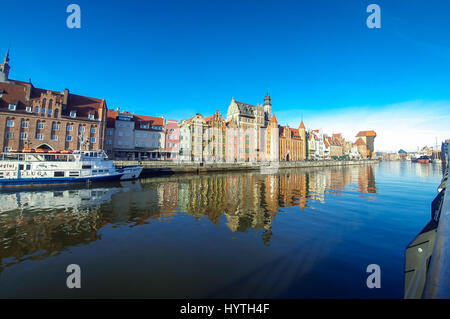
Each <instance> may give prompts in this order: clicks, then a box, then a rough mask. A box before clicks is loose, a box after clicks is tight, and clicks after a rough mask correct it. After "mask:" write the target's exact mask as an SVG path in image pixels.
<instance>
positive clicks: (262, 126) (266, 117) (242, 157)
mask: <svg viewBox="0 0 450 319" xmlns="http://www.w3.org/2000/svg"><path fill="white" fill-rule="evenodd" d="M271 119H272V102H271V98H270V96H269V94H266V96H265V97H264V105H251V104H247V103H243V102H239V101H236V100H235V99H234V98H232V99H231V103H230V106H229V107H228V112H227V119H226V123H227V138H226V145H227V146H226V152H227V154H226V160H227V162H261V161H271V160H272V161H274V160H277V157H278V155H275V152H274V149H275V148H277V146H278V141H277V142H276V143H275V141H274V134H273V133H274V132H275V129H274V128H273V129H271V130H268V127H269V126H270V120H271ZM275 121H276V118H275ZM268 131H270V133H268ZM277 139H278V137H277ZM272 142H274V143H273V145H272ZM269 143H270V145H268V144H269ZM277 151H278V149H277Z"/></svg>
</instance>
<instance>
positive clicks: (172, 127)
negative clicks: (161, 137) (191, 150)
mask: <svg viewBox="0 0 450 319" xmlns="http://www.w3.org/2000/svg"><path fill="white" fill-rule="evenodd" d="M165 133H166V134H165V137H166V140H165V145H166V148H165V157H164V159H165V160H169V161H177V160H179V156H180V126H179V125H178V121H176V120H167V123H166V126H165Z"/></svg>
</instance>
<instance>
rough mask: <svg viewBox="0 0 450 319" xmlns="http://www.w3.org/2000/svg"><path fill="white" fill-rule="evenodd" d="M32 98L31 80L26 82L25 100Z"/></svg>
mask: <svg viewBox="0 0 450 319" xmlns="http://www.w3.org/2000/svg"><path fill="white" fill-rule="evenodd" d="M30 98H31V82H30V83H25V100H26V101H29V100H30Z"/></svg>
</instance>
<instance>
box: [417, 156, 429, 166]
mask: <svg viewBox="0 0 450 319" xmlns="http://www.w3.org/2000/svg"><path fill="white" fill-rule="evenodd" d="M417 163H421V164H428V163H431V158H430V157H429V156H427V155H422V156H421V157H419V158H418V159H417Z"/></svg>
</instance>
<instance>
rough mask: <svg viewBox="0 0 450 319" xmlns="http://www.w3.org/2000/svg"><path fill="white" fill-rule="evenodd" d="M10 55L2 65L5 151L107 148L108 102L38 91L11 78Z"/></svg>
mask: <svg viewBox="0 0 450 319" xmlns="http://www.w3.org/2000/svg"><path fill="white" fill-rule="evenodd" d="M10 69H11V68H10V65H9V52H8V53H7V54H6V56H5V58H4V60H3V63H2V64H1V65H0V147H1V151H8V150H12V149H23V148H43V149H49V150H75V149H87V150H99V149H103V148H104V140H103V137H104V133H105V126H106V125H105V124H106V113H107V107H106V102H105V100H104V99H97V98H92V97H87V96H81V95H76V94H71V93H69V90H68V89H64V91H62V92H58V91H53V90H46V89H40V88H36V87H35V86H34V85H33V84H32V83H31V81H30V82H22V81H17V80H12V79H10V78H9V71H10Z"/></svg>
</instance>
